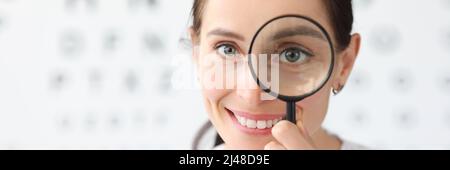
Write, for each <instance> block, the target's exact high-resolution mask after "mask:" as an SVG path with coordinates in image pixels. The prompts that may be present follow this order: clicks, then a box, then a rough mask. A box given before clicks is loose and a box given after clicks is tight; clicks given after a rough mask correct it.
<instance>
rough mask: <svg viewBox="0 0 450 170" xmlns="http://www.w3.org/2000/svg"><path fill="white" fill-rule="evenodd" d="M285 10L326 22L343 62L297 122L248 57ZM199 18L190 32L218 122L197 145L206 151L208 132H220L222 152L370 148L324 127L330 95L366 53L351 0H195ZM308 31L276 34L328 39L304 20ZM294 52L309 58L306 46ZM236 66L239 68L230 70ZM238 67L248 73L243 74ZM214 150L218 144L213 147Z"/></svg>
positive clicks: (302, 105)
mask: <svg viewBox="0 0 450 170" xmlns="http://www.w3.org/2000/svg"><path fill="white" fill-rule="evenodd" d="M283 15H299V16H305V17H308V18H311V19H312V20H314V21H316V22H317V23H318V24H320V25H321V26H323V29H324V30H325V31H326V32H328V33H329V34H330V37H331V41H332V44H335V46H334V48H332V49H333V51H334V53H336V55H335V58H334V59H335V60H334V61H335V63H334V65H335V67H334V68H333V70H331V71H332V74H331V75H330V79H329V81H327V83H326V84H324V86H323V88H321V89H320V90H319V91H318V92H317V93H315V94H314V95H312V96H309V97H308V98H306V99H305V100H302V101H300V102H297V103H296V105H295V109H296V110H297V112H296V113H297V114H296V118H297V119H296V120H294V121H293V122H295V123H296V124H294V123H291V122H288V121H284V120H283V119H284V118H285V116H286V108H285V106H286V105H285V103H284V102H283V101H281V100H278V99H276V98H273V97H272V98H271V97H268V95H267V94H266V93H265V92H263V90H262V89H261V88H260V87H259V86H258V85H257V84H256V82H255V80H254V79H253V77H252V76H250V74H248V68H247V67H246V66H247V64H246V63H247V62H245V61H247V58H246V54H247V52H248V51H249V47H250V44H251V41H252V38H253V36H254V35H255V33H256V32H257V30H258V28H260V27H261V26H262V25H263V24H264V23H266V22H267V21H269V20H271V19H273V18H276V17H278V16H283ZM193 20H194V21H193V26H192V27H191V29H190V33H191V38H192V43H193V44H194V45H195V48H194V50H193V58H194V60H195V63H196V66H197V69H198V70H199V78H200V81H201V83H202V87H203V88H202V89H203V90H202V93H203V101H204V103H205V108H206V111H207V112H208V117H209V120H210V122H208V123H207V124H206V125H205V126H204V127H203V129H202V130H201V131H200V133H199V135H198V136H197V138H196V140H195V141H194V149H200V148H204V147H201V146H199V145H200V144H201V143H202V140H204V139H205V138H208V137H207V135H205V134H208V131H212V133H209V134H213V135H214V134H216V132H217V133H218V135H217V138H216V141H215V146H216V149H217V148H219V149H362V147H360V146H359V145H355V144H352V143H350V142H348V141H343V140H342V139H340V138H339V137H338V136H335V135H332V134H330V133H328V132H327V131H326V130H325V129H323V128H322V126H321V125H322V122H323V120H324V118H325V116H326V113H327V111H328V102H329V98H330V93H331V92H333V93H335V94H337V93H339V92H340V91H341V90H342V88H343V87H344V85H345V83H346V81H347V79H348V77H349V75H350V72H351V70H352V68H353V64H354V62H355V60H356V56H357V54H358V51H359V45H360V36H359V34H353V35H351V34H350V33H351V31H352V24H353V12H352V3H351V0H321V1H317V0H285V1H283V3H280V1H278V0H265V1H260V0H246V1H241V0H226V1H209V0H195V1H194V5H193ZM300 28H301V29H291V30H289V31H287V32H286V31H284V32H281V33H280V34H276V35H275V37H272V38H281V37H286V36H291V35H299V34H300V35H308V36H310V37H315V38H322V39H323V38H324V36H323V35H322V34H320V33H317V31H315V30H311V29H305V26H304V25H300ZM269 42H270V41H269ZM288 49H292V48H288ZM286 52H289V56H292V57H295V56H303V53H301V54H300V53H299V55H294V54H297V53H298V52H303V50H300V51H297V50H289V51H286ZM282 54H288V53H284V52H281V53H280V55H282ZM305 54H308V53H305ZM296 58H298V57H295V59H296ZM288 59H289V58H288ZM290 59H294V58H290ZM205 63H207V64H205ZM224 63H225V64H224ZM224 65H226V66H225V67H224ZM229 65H232V66H233V67H231V68H233V69H224V68H228V66H229ZM236 70H246V71H247V72H246V74H243V72H240V74H236V72H235V71H236ZM204 73H208V74H204ZM211 73H212V74H211ZM224 74H231V75H232V76H231V78H230V77H229V76H223V75H224ZM224 77H225V78H224ZM204 80H208V82H215V83H216V84H232V85H234V86H231V87H234V88H225V89H224V88H217V87H218V86H214V87H216V88H209V86H206V85H205V84H203V82H204ZM290 80H292V79H290ZM230 82H231V83H230ZM236 82H250V83H249V84H248V86H246V88H239V87H238V86H237V85H236V84H237V83H236ZM293 83H294V84H295V82H293ZM297 85H299V84H297ZM220 87H223V86H220ZM227 87H228V86H227ZM212 126H214V129H212V128H211V127H212ZM210 138H213V137H210ZM222 139H223V140H222ZM212 148H213V146H210V148H209V149H212Z"/></svg>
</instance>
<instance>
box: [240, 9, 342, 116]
mask: <svg viewBox="0 0 450 170" xmlns="http://www.w3.org/2000/svg"><path fill="white" fill-rule="evenodd" d="M334 55H335V54H334V48H333V43H332V41H331V38H330V35H329V34H328V33H327V32H326V30H325V29H324V27H322V26H321V25H320V24H319V23H318V22H316V21H314V20H313V19H311V18H308V17H306V16H301V15H283V16H279V17H276V18H274V19H271V20H269V21H268V22H266V23H265V24H264V25H262V26H261V28H259V29H258V31H257V32H256V34H255V35H254V37H253V39H252V42H251V45H250V48H249V52H248V65H249V68H250V72H251V74H252V76H253V78H254V80H255V81H256V82H257V84H258V86H259V87H260V88H261V89H262V90H263V91H264V92H265V93H268V94H270V95H271V96H274V97H276V98H278V99H280V100H282V101H285V102H286V103H287V107H286V110H287V115H286V120H288V121H290V122H292V123H294V124H295V123H296V110H295V109H296V107H295V103H296V102H299V101H301V100H303V99H305V98H307V97H309V96H311V95H313V94H315V93H317V92H318V91H319V90H321V89H322V88H323V87H324V86H325V84H326V83H327V82H328V80H329V79H330V77H331V74H332V73H333V68H334V60H335V58H334Z"/></svg>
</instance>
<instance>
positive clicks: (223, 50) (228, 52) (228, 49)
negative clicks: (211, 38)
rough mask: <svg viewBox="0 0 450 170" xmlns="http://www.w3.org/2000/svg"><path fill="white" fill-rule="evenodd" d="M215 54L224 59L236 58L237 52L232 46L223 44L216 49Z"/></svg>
mask: <svg viewBox="0 0 450 170" xmlns="http://www.w3.org/2000/svg"><path fill="white" fill-rule="evenodd" d="M216 50H217V53H218V54H220V55H221V56H224V57H235V56H237V50H236V48H234V47H233V46H232V45H228V44H223V45H220V46H218V47H217V48H216Z"/></svg>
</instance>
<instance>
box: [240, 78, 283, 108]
mask: <svg viewBox="0 0 450 170" xmlns="http://www.w3.org/2000/svg"><path fill="white" fill-rule="evenodd" d="M238 81H239V82H245V85H244V86H241V87H238V88H237V89H236V93H237V95H238V96H239V97H240V98H241V99H242V100H243V101H246V102H247V103H248V104H260V103H262V102H263V101H267V100H275V99H276V98H275V97H272V96H270V95H269V94H267V93H265V92H263V91H262V90H261V88H260V87H259V86H258V84H257V83H256V81H255V80H254V78H253V77H252V75H251V73H250V72H247V73H246V74H240V75H239V76H238Z"/></svg>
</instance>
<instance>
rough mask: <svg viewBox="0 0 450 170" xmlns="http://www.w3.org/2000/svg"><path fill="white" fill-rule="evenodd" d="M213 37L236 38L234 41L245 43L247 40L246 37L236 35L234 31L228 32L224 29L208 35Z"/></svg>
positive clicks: (213, 31) (215, 30) (218, 29)
mask: <svg viewBox="0 0 450 170" xmlns="http://www.w3.org/2000/svg"><path fill="white" fill-rule="evenodd" d="M213 35H216V36H224V37H230V38H234V39H237V40H240V41H244V40H245V38H244V36H242V35H240V34H238V33H235V32H232V31H229V30H226V29H223V28H217V29H214V30H212V31H210V32H209V33H208V34H207V36H213Z"/></svg>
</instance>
